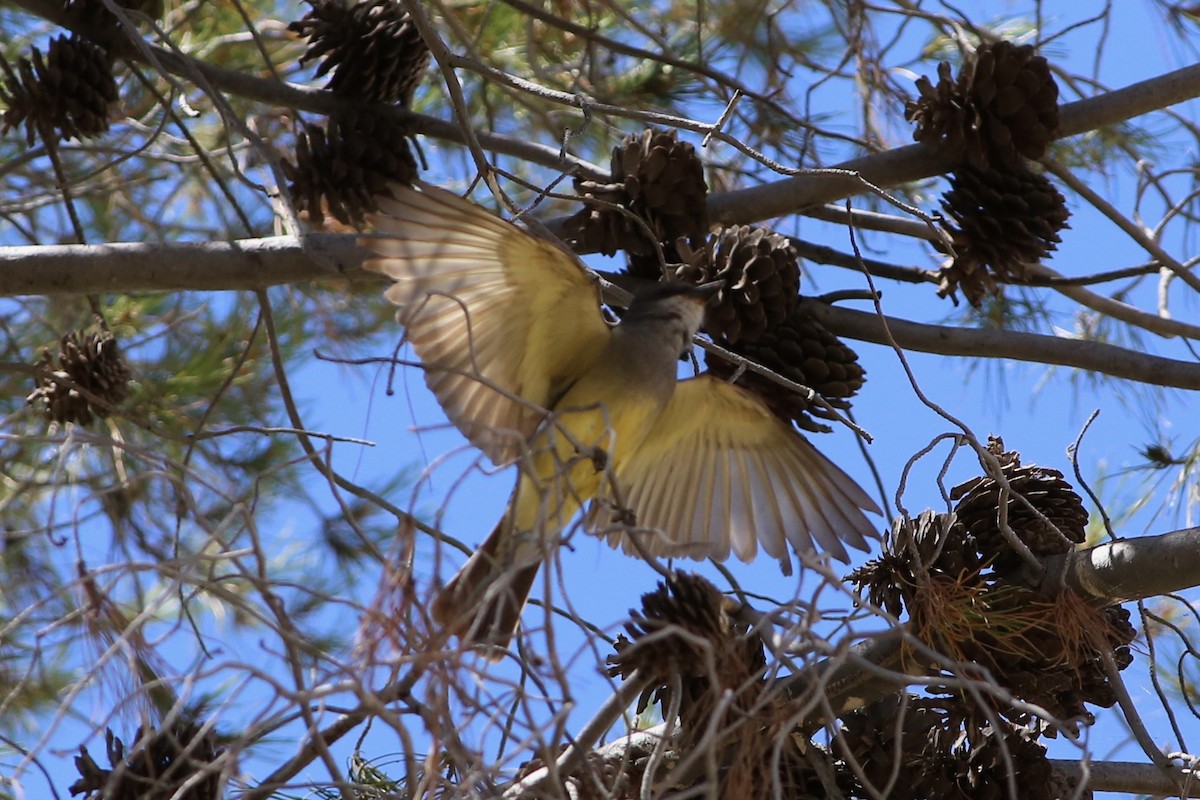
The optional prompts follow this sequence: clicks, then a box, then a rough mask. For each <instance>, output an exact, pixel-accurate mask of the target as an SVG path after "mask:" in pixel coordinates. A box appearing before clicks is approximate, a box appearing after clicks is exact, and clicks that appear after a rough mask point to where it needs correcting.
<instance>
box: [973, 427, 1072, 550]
mask: <svg viewBox="0 0 1200 800" xmlns="http://www.w3.org/2000/svg"><path fill="white" fill-rule="evenodd" d="M988 451H989V452H990V453H992V454H993V455H995V456H996V458H997V459H999V461H1000V466H1001V469H1002V471H1003V473H1004V477H1005V478H1006V479H1007V480H1008V483H1009V486H1011V487H1012V490H1013V492H1016V493H1018V494H1020V495H1022V496H1023V497H1025V499H1026V500H1028V501H1029V502H1030V504H1032V505H1033V507H1034V508H1036V509H1037V510H1038V511H1040V512H1041V513H1042V514H1043V515H1045V517H1046V519H1047V520H1049V522H1050V523H1051V524H1047V523H1046V522H1044V521H1042V520H1041V519H1039V518H1038V517H1037V515H1035V514H1033V513H1032V512H1031V511H1030V510H1029V509H1028V508H1027V507H1026V506H1025V505H1024V504H1023V503H1021V502H1019V501H1018V500H1017V499H1016V498H1015V497H1012V496H1010V497H1009V498H1008V503H1007V508H1008V525H1009V527H1010V528H1012V530H1013V533H1015V534H1016V535H1017V538H1019V539H1020V540H1021V541H1022V542H1023V543H1024V544H1025V546H1026V547H1028V548H1029V549H1030V550H1031V551H1032V552H1033V554H1034V555H1054V554H1056V553H1066V552H1068V551H1069V550H1071V549H1072V548H1073V547H1074V546H1075V543H1077V542H1082V541H1083V540H1084V528H1085V527H1086V526H1087V520H1088V513H1087V510H1086V509H1085V508H1084V507H1083V501H1082V500H1081V499H1080V497H1079V495H1078V494H1076V493H1075V491H1074V490H1073V489H1072V488H1071V484H1069V483H1067V482H1066V481H1065V480H1063V475H1062V473H1061V472H1059V471H1058V470H1055V469H1048V468H1046V467H1038V466H1035V465H1033V464H1029V465H1026V466H1021V456H1020V453H1017V452H1016V451H1005V450H1004V441H1003V440H1002V439H1000V438H998V437H992V438H990V439H989V440H988ZM950 498H951V499H952V500H955V501H957V505H956V506H955V508H954V513H955V515H956V516H957V517H958V520H959V522H961V523H962V524H963V525H965V526H966V527H967V529H968V530H970V532H971V533H972V534H974V536H975V539H976V542H977V543H978V545H979V550H980V552H981V554H982V555H983V557H984V558H989V557H992V556H994V557H995V562H994V566H995V568H996V569H997V570H998V571H1000V572H1004V571H1006V570H1009V569H1013V568H1015V567H1017V566H1019V565H1020V563H1021V560H1020V557H1019V556H1018V555H1017V553H1016V552H1015V551H1014V550H1013V549H1012V548H1011V547H1010V546H1009V544H1008V541H1007V540H1006V539H1005V538H1004V535H1003V534H1002V533H1001V532H1000V523H999V506H1000V485H999V484H998V483H997V482H996V481H995V479H993V478H992V477H990V476H986V475H985V476H983V477H979V478H974V479H972V480H969V481H967V482H966V483H963V484H961V485H959V486H956V487H955V488H954V489H953V490H952V491H951V492H950Z"/></svg>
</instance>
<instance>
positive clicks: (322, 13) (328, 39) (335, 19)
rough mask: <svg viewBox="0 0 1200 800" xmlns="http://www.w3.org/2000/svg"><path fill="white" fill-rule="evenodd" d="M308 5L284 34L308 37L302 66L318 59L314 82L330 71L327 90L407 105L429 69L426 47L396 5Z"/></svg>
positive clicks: (337, 0) (374, 1) (389, 0)
mask: <svg viewBox="0 0 1200 800" xmlns="http://www.w3.org/2000/svg"><path fill="white" fill-rule="evenodd" d="M308 2H309V4H310V5H311V6H312V10H311V11H309V12H308V13H307V14H306V15H304V17H303V18H302V19H300V20H298V21H296V22H292V23H290V24H289V25H288V30H289V31H292V32H294V33H298V34H300V35H301V36H306V37H308V49H307V50H306V51H305V52H304V56H303V57H302V58H301V59H300V62H301V63H304V62H306V61H312V60H313V59H320V60H321V63H320V65H319V66H318V67H317V77H321V76H322V75H325V74H326V73H329V72H332V73H333V75H332V77H331V78H330V79H329V89H330V90H331V91H333V92H334V93H335V94H339V95H341V96H343V97H353V98H358V99H360V100H365V101H367V102H369V103H399V104H401V105H405V106H407V105H408V104H409V103H410V102H411V101H412V95H413V91H414V90H415V89H416V87H417V84H418V83H419V82H420V80H421V77H422V76H423V75H424V74H425V68H426V67H428V66H429V48H428V47H426V46H425V41H424V40H423V39H422V38H421V35H420V33H418V32H417V29H416V26H414V25H413V24H412V20H411V19H410V18H409V16H408V12H407V11H406V10H405V9H404V6H403V5H402V4H401V3H398V2H395V0H360V1H359V2H349V3H347V2H346V1H345V0H308Z"/></svg>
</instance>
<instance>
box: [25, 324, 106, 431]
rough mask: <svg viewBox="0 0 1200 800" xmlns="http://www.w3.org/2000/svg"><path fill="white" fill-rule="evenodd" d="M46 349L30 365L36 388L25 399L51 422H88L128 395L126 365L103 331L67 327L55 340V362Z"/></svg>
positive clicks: (100, 415) (87, 423)
mask: <svg viewBox="0 0 1200 800" xmlns="http://www.w3.org/2000/svg"><path fill="white" fill-rule="evenodd" d="M54 361H55V359H54V357H53V356H52V355H51V354H50V351H49V350H43V351H42V358H41V360H40V361H39V362H38V364H37V365H36V370H35V381H36V383H37V388H35V389H34V390H33V392H32V393H30V394H29V396H28V397H26V398H25V402H26V403H28V404H29V405H31V406H34V407H35V408H38V409H40V410H41V412H42V414H43V415H44V416H45V417H46V419H48V420H50V421H52V422H59V423H63V422H74V423H78V424H80V425H89V424H91V422H92V420H93V419H95V418H96V417H107V416H108V415H109V414H110V413H111V412H112V410H113V409H114V408H115V407H116V406H117V405H119V404H120V403H121V402H122V401H124V400H125V398H126V397H127V396H128V394H129V379H130V371H129V364H128V363H126V361H125V359H124V357H123V356H122V355H121V350H120V348H119V347H118V346H117V340H116V339H115V338H114V337H113V335H112V333H110V332H109V331H99V332H92V333H83V332H82V331H70V332H68V333H66V334H64V335H63V337H62V339H60V340H59V352H58V359H57V361H58V365H57V368H56V367H55V364H54Z"/></svg>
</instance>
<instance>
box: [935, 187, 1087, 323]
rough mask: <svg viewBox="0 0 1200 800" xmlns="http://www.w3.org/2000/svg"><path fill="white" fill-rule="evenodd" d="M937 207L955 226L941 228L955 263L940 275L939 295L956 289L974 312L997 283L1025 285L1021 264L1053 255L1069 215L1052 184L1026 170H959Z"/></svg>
mask: <svg viewBox="0 0 1200 800" xmlns="http://www.w3.org/2000/svg"><path fill="white" fill-rule="evenodd" d="M942 207H943V208H945V209H946V213H947V215H948V216H949V217H950V219H952V220H953V221H954V222H950V221H946V220H944V221H943V222H942V226H943V227H944V228H945V229H946V230H947V231H948V232H949V234H950V238H951V240H952V241H953V244H954V260H953V261H952V262H951V263H950V265H949V266H947V267H945V268H943V270H942V276H941V285H940V286H939V288H938V295H939V296H942V297H945V296H946V295H953V294H954V293H955V291H956V290H957V289H959V288H961V289H962V290H963V294H964V295H966V298H967V300H968V302H970V303H971V305H973V306H976V307H978V306H979V305H980V303H981V302H982V300H983V298H984V296H986V295H987V294H989V293H991V294H996V293H997V292H998V291H999V286H998V285H997V283H998V282H1004V283H1008V282H1019V281H1022V280H1024V279H1025V265H1026V264H1028V263H1036V262H1038V261H1040V260H1041V259H1043V258H1045V257H1046V256H1047V255H1048V254H1049V253H1050V252H1051V251H1053V250H1055V249H1056V246H1057V244H1058V243H1059V242H1060V241H1062V240H1061V239H1060V238H1059V235H1058V232H1059V231H1061V230H1062V229H1063V228H1067V227H1069V226H1068V225H1067V219H1068V218H1069V217H1070V215H1071V214H1070V212H1069V211H1068V210H1067V206H1066V200H1065V199H1064V198H1063V196H1062V195H1061V194H1060V193H1059V191H1058V190H1057V189H1055V188H1054V184H1052V183H1050V181H1049V180H1048V179H1047V178H1046V177H1045V176H1043V175H1039V174H1037V173H1035V172H1031V171H1029V170H1026V169H1021V170H1016V171H1006V170H988V171H985V172H981V171H979V170H975V169H972V168H970V167H963V168H961V169H959V170H958V171H957V172H955V173H954V175H953V176H952V177H951V179H950V191H948V192H946V194H945V195H944V196H943V198H942ZM955 223H957V224H955Z"/></svg>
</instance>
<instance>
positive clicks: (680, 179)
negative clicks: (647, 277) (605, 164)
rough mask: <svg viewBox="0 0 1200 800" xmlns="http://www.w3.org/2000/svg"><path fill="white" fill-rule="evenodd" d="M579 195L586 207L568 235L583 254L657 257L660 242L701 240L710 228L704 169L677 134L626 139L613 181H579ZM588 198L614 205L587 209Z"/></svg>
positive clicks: (616, 153)
mask: <svg viewBox="0 0 1200 800" xmlns="http://www.w3.org/2000/svg"><path fill="white" fill-rule="evenodd" d="M575 191H576V192H578V193H579V194H580V196H581V197H582V198H583V199H584V208H583V209H582V210H581V211H579V212H578V213H577V214H575V215H573V216H572V217H570V218H569V219H567V220H566V222H565V224H564V232H565V233H564V235H565V237H566V238H567V239H568V240H570V241H573V242H574V243H575V244H576V246H577V247H579V248H580V249H585V250H589V251H598V252H601V253H604V254H606V255H612V254H613V253H615V252H617V251H618V250H624V251H626V252H627V253H629V254H631V255H637V256H655V247H654V243H655V242H663V243H667V244H673V243H674V242H675V241H676V240H677V239H680V238H685V239H689V240H693V241H699V239H701V238H702V237H703V236H704V234H705V232H706V231H707V229H708V210H707V209H708V186H707V184H706V183H705V182H704V164H703V163H702V162H701V161H700V157H699V156H697V155H696V150H695V148H694V147H692V145H691V144H690V143H688V142H681V141H679V139H678V136H677V134H676V132H675V131H674V130H671V131H656V130H654V129H648V130H645V131H643V132H642V133H641V134H630V135H629V136H626V137H625V139H624V140H623V141H622V142H621V144H620V145H618V146H617V147H615V148H613V154H612V181H611V182H610V183H597V182H595V181H585V180H578V179H577V180H576V181H575ZM588 199H593V200H599V201H602V202H604V203H607V204H609V205H608V206H601V205H596V204H588V203H587V200H588ZM630 215H633V216H635V217H638V218H640V219H641V220H642V221H643V222H644V223H645V226H644V227H643V226H642V225H639V224H638V223H637V222H636V221H635V220H633V219H631V218H630ZM647 229H648V231H647Z"/></svg>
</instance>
